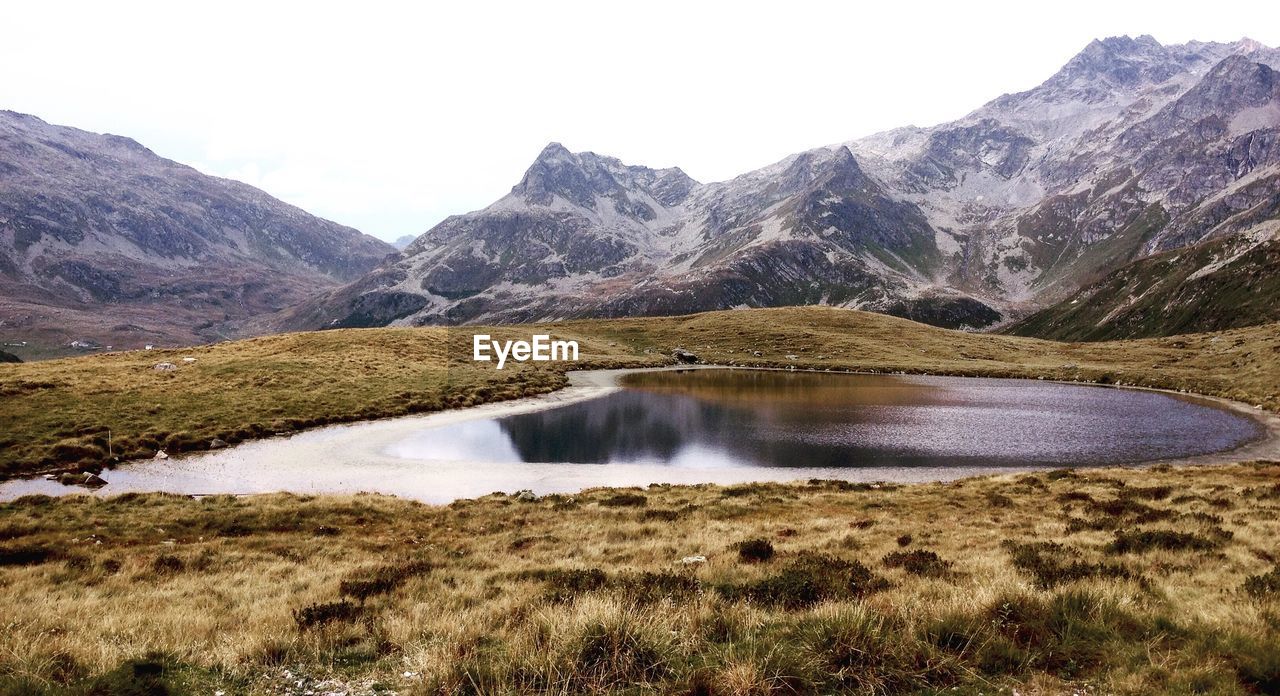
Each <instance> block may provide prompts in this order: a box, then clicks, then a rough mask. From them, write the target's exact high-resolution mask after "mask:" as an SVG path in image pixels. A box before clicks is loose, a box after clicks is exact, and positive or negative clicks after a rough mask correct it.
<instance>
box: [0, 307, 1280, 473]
mask: <svg viewBox="0 0 1280 696" xmlns="http://www.w3.org/2000/svg"><path fill="white" fill-rule="evenodd" d="M479 332H485V333H490V334H493V335H494V336H495V337H496V338H500V339H507V338H510V339H515V338H520V337H524V338H528V336H529V335H530V334H531V333H534V332H549V333H551V334H553V335H555V336H556V337H560V338H571V339H576V340H578V341H579V342H580V343H581V347H582V354H581V360H580V361H579V362H578V363H576V364H568V363H538V364H537V366H536V367H534V366H532V365H533V364H532V363H530V364H528V365H525V366H518V365H511V366H509V367H508V368H507V369H505V370H502V371H497V370H495V369H494V368H493V363H474V362H472V361H471V336H472V334H473V333H479ZM678 346H679V347H684V348H687V349H689V350H692V351H694V352H696V353H697V354H698V355H699V356H701V357H702V358H703V359H704V360H706V361H708V362H714V363H720V364H740V365H756V366H788V365H794V366H796V367H802V368H803V367H807V368H821V369H841V370H878V371H906V372H929V373H936V374H956V375H987V376H1017V377H1046V378H1053V379H1067V380H1071V379H1079V380H1098V381H1103V382H1113V383H1126V384H1142V385H1149V386H1158V387H1167V388H1174V389H1186V390H1189V391H1195V392H1200V393H1204V394H1211V395H1218V396H1225V397H1229V398H1233V399H1239V400H1243V401H1247V402H1249V403H1254V404H1261V405H1263V406H1264V407H1266V408H1270V409H1273V410H1274V409H1278V408H1280V324H1269V325H1266V326H1259V327H1251V328H1247V329H1238V330H1232V331H1227V332H1223V333H1220V334H1215V335H1193V336H1181V337H1177V338H1169V339H1154V340H1144V341H1131V342H1117V343H1090V344H1064V343H1055V342H1050V341H1041V340H1035V339H1029V338H1019V337H1013V336H992V335H983V334H969V333H962V332H955V331H947V330H944V329H938V328H934V327H930V326H925V325H922V324H917V323H914V322H910V321H907V320H904V319H897V318H894V317H888V316H884V315H879V314H870V313H864V312H857V311H850V310H839V309H830V308H786V309H760V310H742V311H726V312H712V313H707V314H697V315H691V316H686V317H670V318H646V319H620V320H597V321H574V322H565V323H558V324H552V325H545V326H504V327H498V328H484V327H466V328H465V329H459V328H448V329H446V328H425V329H398V328H390V329H349V330H339V331H325V332H316V333H300V334H286V335H279V336H269V337H263V338H255V339H249V340H243V341H236V342H230V343H222V344H216V345H209V346H202V347H196V348H187V349H178V350H164V351H134V352H128V353H115V354H106V355H94V356H89V357H83V358H76V359H68V360H55V361H48V362H38V363H24V364H3V365H0V475H8V476H12V475H17V474H23V473H33V472H40V471H53V470H60V469H68V468H93V467H97V466H100V465H102V464H103V463H105V462H107V461H108V460H109V459H110V457H111V456H115V457H119V458H131V457H146V456H151V455H152V454H154V453H155V451H156V450H157V449H158V448H161V447H163V448H166V449H167V450H168V451H169V452H170V453H173V452H181V451H189V450H196V449H203V448H207V447H208V446H209V444H210V442H211V441H212V440H213V439H214V438H219V439H222V440H224V441H226V442H228V443H234V442H237V441H240V440H244V439H247V438H253V437H261V436H265V435H269V434H271V433H276V432H287V431H292V430H297V429H302V428H307V427H312V426H316V425H322V424H326V423H336V422H344V421H351V420H358V419H365V418H375V417H382V416H393V415H402V414H407V413H418V412H425V411H432V410H438V409H442V408H449V407H456V406H465V405H470V404H476V403H481V402H486V401H496V400H502V399H510V398H517V397H521V396H529V395H533V394H539V393H545V392H547V391H550V390H553V389H556V388H559V387H560V386H562V385H563V384H564V383H565V377H564V374H563V372H564V371H565V370H566V369H570V368H586V367H601V368H602V367H621V366H645V365H659V364H664V363H667V362H670V361H671V359H670V358H669V357H668V356H669V354H670V351H671V350H672V349H673V348H675V347H678ZM757 352H759V353H760V355H758V356H757V355H755V353H757ZM788 356H795V357H794V358H790V357H788ZM188 358H190V359H192V360H191V361H187V359H188ZM162 362H167V363H170V364H172V365H173V366H174V369H172V370H168V371H158V370H156V369H155V366H156V365H157V364H158V363H162ZM108 433H109V435H108ZM108 438H109V439H108Z"/></svg>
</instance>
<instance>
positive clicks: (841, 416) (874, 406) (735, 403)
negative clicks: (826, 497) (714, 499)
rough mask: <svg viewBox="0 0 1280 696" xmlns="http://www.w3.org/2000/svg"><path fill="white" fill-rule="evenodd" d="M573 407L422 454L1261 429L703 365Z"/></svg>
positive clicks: (944, 387)
mask: <svg viewBox="0 0 1280 696" xmlns="http://www.w3.org/2000/svg"><path fill="white" fill-rule="evenodd" d="M625 384H626V386H627V387H629V388H628V389H624V390H621V391H618V392H615V393H613V394H611V395H608V396H605V397H602V398H599V399H594V400H591V401H584V402H579V403H576V404H572V405H569V406H564V407H561V408H556V409H551V410H545V411H537V412H532V413H523V414H518V415H512V416H507V417H503V418H497V419H489V420H479V421H470V422H464V423H457V424H454V425H448V426H444V427H440V428H433V429H430V430H424V431H422V432H421V433H420V434H418V435H416V436H414V437H411V438H409V439H407V440H405V441H403V442H401V443H398V444H397V445H396V446H395V447H393V448H392V453H393V454H394V455H396V456H400V457H406V458H411V459H436V460H453V461H457V460H478V461H487V462H544V463H549V462H564V463H579V464H606V463H647V464H655V463H656V464H665V465H669V466H677V467H700V468H719V467H725V466H769V467H805V468H813V467H820V468H827V467H833V468H844V467H872V466H875V467H883V466H966V465H974V464H982V465H988V466H1009V465H1018V464H1024V465H1025V464H1041V465H1058V464H1061V465H1075V466H1078V465H1100V464H1118V463H1127V462H1137V461H1145V460H1152V459H1163V458H1172V457H1185V456H1193V455H1197V454H1204V453H1209V452H1217V451H1221V450H1225V449H1230V448H1232V447H1235V446H1238V445H1240V444H1242V443H1244V442H1246V441H1248V440H1250V439H1253V438H1255V437H1257V436H1259V435H1260V434H1261V427H1260V426H1259V425H1258V424H1257V423H1255V422H1254V421H1252V420H1250V419H1248V418H1244V417H1241V416H1237V415H1235V414H1232V413H1229V412H1227V411H1224V410H1221V409H1218V408H1214V407H1210V406H1206V405H1204V404H1201V403H1198V402H1196V401H1194V400H1192V399H1183V398H1177V397H1173V396H1170V395H1166V394H1159V393H1154V392H1141V391H1130V390H1120V389H1105V388H1098V387H1082V386H1075V385H1064V384H1056V383H1044V382H1028V381H1023V380H998V379H963V378H948V377H904V376H889V375H832V374H814V373H794V372H780V371H754V370H690V371H678V372H649V373H640V374H637V375H632V376H631V377H630V378H629V379H628V380H627V381H626V382H625Z"/></svg>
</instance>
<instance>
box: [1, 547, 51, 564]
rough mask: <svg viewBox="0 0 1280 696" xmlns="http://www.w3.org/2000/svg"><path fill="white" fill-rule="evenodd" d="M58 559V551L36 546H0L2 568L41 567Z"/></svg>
mask: <svg viewBox="0 0 1280 696" xmlns="http://www.w3.org/2000/svg"><path fill="white" fill-rule="evenodd" d="M57 557H58V551H57V549H53V548H50V547H48V546H40V545H35V544H24V545H20V546H0V567H4V566H25V565H40V564H41V563H45V562H47V561H51V560H54V559H56V558H57Z"/></svg>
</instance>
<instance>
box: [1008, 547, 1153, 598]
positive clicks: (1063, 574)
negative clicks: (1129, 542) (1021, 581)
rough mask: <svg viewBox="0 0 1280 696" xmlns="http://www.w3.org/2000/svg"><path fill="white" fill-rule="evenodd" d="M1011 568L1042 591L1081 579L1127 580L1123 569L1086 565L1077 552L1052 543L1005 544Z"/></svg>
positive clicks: (1102, 564) (1119, 567) (1106, 564)
mask: <svg viewBox="0 0 1280 696" xmlns="http://www.w3.org/2000/svg"><path fill="white" fill-rule="evenodd" d="M1003 545H1004V547H1005V550H1006V551H1008V552H1009V555H1010V556H1011V560H1012V562H1013V566H1014V567H1015V568H1017V569H1018V570H1021V571H1023V572H1024V573H1027V574H1028V575H1030V576H1031V577H1032V578H1034V579H1035V581H1036V585H1037V586H1039V587H1040V588H1042V589H1046V590H1047V589H1051V588H1053V587H1056V586H1058V585H1061V584H1063V583H1067V582H1072V581H1074V580H1081V579H1084V578H1130V577H1133V575H1132V574H1131V573H1130V572H1129V570H1128V569H1127V568H1125V567H1124V566H1121V565H1115V564H1110V563H1089V562H1087V561H1084V560H1082V559H1081V557H1080V556H1081V554H1080V551H1079V550H1078V549H1075V548H1073V547H1070V546H1065V545H1063V544H1059V543H1057V542H1052V541H1040V542H1032V543H1019V542H1015V541H1012V540H1005V542H1004V544H1003Z"/></svg>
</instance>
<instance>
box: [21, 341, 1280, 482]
mask: <svg viewBox="0 0 1280 696" xmlns="http://www.w3.org/2000/svg"><path fill="white" fill-rule="evenodd" d="M690 369H693V370H726V369H734V370H763V371H780V372H806V373H829V374H848V375H886V374H890V375H896V374H899V373H885V372H874V371H851V370H813V369H800V368H795V369H790V368H770V367H764V368H760V367H740V366H736V365H713V364H694V365H670V366H663V367H647V368H623V369H609V370H578V371H570V372H568V373H567V375H566V376H567V385H566V386H565V387H563V388H561V389H558V390H556V391H553V392H550V393H548V394H543V395H538V396H533V397H526V398H521V399H515V400H509V401H502V402H494V403H486V404H481V405H477V406H472V407H466V408H455V409H447V410H444V411H438V412H433V413H428V414H421V415H410V416H400V417H393V418H382V419H373V420H368V421H359V422H354V423H344V424H338V425H330V426H323V427H320V428H314V429H310V430H306V431H302V432H298V433H294V434H290V435H288V436H283V437H272V438H261V439H256V440H250V441H246V442H243V443H240V444H237V445H235V446H234V447H230V448H227V449H223V450H217V451H213V452H200V453H192V454H190V455H185V456H175V457H173V458H172V459H171V460H169V461H168V462H166V466H171V467H173V468H174V470H175V472H176V474H175V476H174V477H173V478H172V479H170V480H169V481H168V483H170V484H172V485H170V486H166V480H165V479H158V478H153V479H146V478H144V479H143V481H142V482H141V483H137V484H134V485H133V486H131V487H128V488H126V489H121V488H120V486H119V485H117V486H112V485H110V482H111V481H112V479H117V480H118V479H119V478H121V474H124V475H125V477H126V478H127V477H128V476H130V475H131V474H132V473H133V472H135V471H137V469H138V468H140V467H141V466H145V465H147V464H148V463H150V461H151V460H146V459H143V460H133V461H130V462H128V463H125V464H122V465H121V466H119V467H117V468H116V469H113V470H110V471H107V472H103V473H104V478H106V479H107V480H108V482H109V485H107V486H106V487H103V488H100V489H97V490H88V489H84V488H80V487H69V486H63V485H62V484H58V483H56V482H53V481H44V480H39V479H17V480H16V481H21V482H25V484H24V483H15V481H9V482H4V483H0V500H12V499H14V498H16V497H19V496H20V495H26V494H33V493H39V494H46V495H71V494H77V493H86V492H87V493H93V494H95V495H100V496H110V495H116V494H121V493H125V492H142V491H143V490H167V491H170V492H176V493H183V494H192V495H202V494H215V493H229V494H235V495H252V494H262V493H274V492H279V491H280V490H281V489H276V488H258V487H254V486H252V485H246V486H244V487H243V488H242V489H241V488H240V487H238V486H236V485H234V483H233V482H234V481H235V477H234V475H232V474H231V472H230V467H228V469H229V470H228V472H227V474H226V475H224V476H223V477H222V479H221V480H222V482H223V483H224V484H225V487H224V488H222V489H220V490H216V491H213V490H210V491H207V492H201V491H200V490H199V484H198V483H197V482H198V481H199V479H200V478H201V476H202V475H203V476H205V477H206V478H207V477H209V476H214V477H215V478H216V474H214V473H210V472H208V471H205V470H204V469H203V468H204V467H207V468H208V469H210V470H212V469H214V468H215V467H216V466H218V463H219V462H223V463H225V462H228V461H231V462H237V464H238V465H239V466H241V467H243V466H244V462H245V460H249V459H254V458H255V457H262V460H263V463H262V464H260V465H256V466H255V468H258V467H259V466H260V467H262V468H270V467H273V463H272V461H271V460H270V457H269V456H265V455H264V454H263V452H269V450H270V448H273V447H278V446H279V445H280V444H281V441H282V440H285V441H296V446H302V447H309V448H311V450H310V451H312V452H313V454H314V457H324V456H326V454H327V453H328V452H331V451H334V450H337V451H343V450H344V449H345V450H353V449H357V448H359V449H360V450H361V452H359V453H358V454H359V455H360V457H362V458H361V459H360V464H363V465H367V466H369V467H371V470H370V474H371V475H373V474H376V473H377V467H378V466H384V467H392V468H391V469H389V471H393V472H394V473H397V474H404V475H414V476H421V475H422V472H409V473H406V472H404V471H403V470H404V469H405V467H407V466H408V464H407V463H406V462H404V461H401V460H397V459H396V458H394V457H387V456H385V452H384V450H385V449H386V448H387V447H389V445H390V443H392V442H394V441H395V440H397V438H403V437H406V436H407V435H408V434H410V433H412V432H418V431H421V430H422V429H424V428H435V427H440V426H445V425H451V424H456V423H463V422H467V421H473V420H478V419H494V418H501V417H504V416H510V415H517V414H524V413H533V412H538V411H544V410H548V409H554V408H559V407H562V406H568V405H570V404H574V403H578V402H581V401H586V400H591V399H596V398H600V397H603V396H606V395H608V394H610V393H613V392H615V391H617V390H619V389H622V388H623V386H622V385H621V381H622V380H623V379H624V378H625V377H626V376H628V375H632V374H638V373H645V372H664V371H679V370H690ZM903 376H929V375H922V374H911V375H903ZM960 379H963V378H960ZM980 379H981V378H980ZM1023 381H1035V382H1049V383H1054V384H1062V385H1067V386H1108V387H1117V388H1121V389H1131V390H1139V391H1150V392H1156V393H1163V394H1167V395H1170V396H1175V397H1178V398H1181V399H1192V400H1194V401H1196V402H1200V403H1203V404H1205V405H1210V406H1213V407H1216V408H1220V409H1222V410H1225V411H1228V412H1231V413H1234V414H1237V415H1242V416H1247V417H1248V418H1249V419H1250V420H1252V421H1253V422H1255V423H1257V424H1259V426H1260V429H1261V434H1260V436H1259V437H1258V438H1256V439H1253V440H1250V441H1248V442H1245V443H1244V444H1242V445H1240V446H1238V447H1235V448H1233V449H1229V450H1224V451H1221V452H1216V453H1209V454H1201V455H1195V456H1190V457H1180V458H1172V459H1154V460H1146V461H1141V462H1134V463H1124V464H1110V466H1125V467H1150V466H1156V465H1170V466H1189V465H1196V466H1199V465H1215V464H1227V463H1234V462H1240V461H1248V460H1266V459H1280V416H1276V415H1275V414H1272V413H1269V412H1266V411H1260V410H1259V409H1254V408H1251V407H1249V406H1248V405H1247V404H1243V403H1240V402H1234V401H1231V400H1229V399H1222V398H1219V397H1211V396H1204V395H1199V394H1186V393H1180V392H1175V391H1171V390H1163V389H1152V388H1146V387H1129V386H1118V385H1106V384H1091V383H1087V382H1084V383H1082V382H1072V381H1063V380H1023ZM357 438H358V439H359V442H357V441H356V439H357ZM348 456H349V455H348ZM432 463H433V464H436V465H438V466H436V467H435V468H434V469H433V470H432V471H431V472H429V473H430V474H439V475H441V476H446V477H448V476H454V477H458V476H473V477H478V479H479V480H478V481H477V482H476V483H475V484H474V485H472V486H471V487H470V488H468V489H467V490H468V494H467V495H457V496H453V497H451V498H432V497H426V498H424V497H420V496H414V495H410V494H403V493H395V492H389V494H392V495H404V497H407V498H410V499H418V500H421V501H422V502H428V503H444V502H450V501H451V500H457V499H465V498H468V497H473V496H474V495H484V494H486V493H488V492H492V491H493V490H509V489H511V486H510V485H503V479H502V475H501V472H502V471H510V468H507V469H503V468H502V467H491V468H490V469H491V470H490V471H488V472H487V473H488V475H487V476H481V475H480V472H479V471H478V470H477V468H476V467H475V466H470V465H471V464H473V463H469V462H465V461H463V462H455V463H449V464H446V463H440V462H432ZM421 464H422V462H417V465H419V466H420V465H421ZM274 466H280V465H278V464H277V465H274ZM353 466H355V465H353ZM469 466H470V469H468V467H469ZM539 466H548V467H549V466H561V467H563V466H565V465H537V464H524V465H522V467H523V469H522V471H521V472H520V473H522V474H523V475H525V476H528V470H529V468H530V467H535V468H536V467H539ZM573 466H577V465H573ZM583 466H592V465H583ZM610 466H612V467H617V468H618V470H619V471H618V480H617V483H615V484H609V485H614V486H619V487H629V486H633V485H643V484H644V483H649V482H652V481H655V480H660V481H663V482H667V483H673V484H685V485H692V484H697V483H719V484H722V485H731V484H737V483H750V482H757V481H771V482H784V481H790V480H797V479H803V478H809V477H815V476H821V477H828V476H831V477H838V478H842V479H845V480H850V481H859V482H870V481H880V480H884V481H890V482H894V483H904V484H906V483H924V482H932V481H950V480H957V479H962V478H970V477H973V476H985V475H994V474H1000V473H1013V472H1015V471H1042V470H1046V469H1053V468H1062V466H1061V465H1037V464H1034V463H1029V464H1027V465H1025V466H1018V467H1011V466H1007V465H1005V466H985V467H982V466H955V467H864V468H845V469H836V470H831V469H820V470H819V469H818V468H803V469H802V468H795V469H785V470H781V471H779V470H776V469H773V468H765V467H759V468H755V469H747V470H742V471H734V472H727V473H726V472H725V471H724V470H698V469H693V470H686V469H676V468H671V467H661V466H651V465H641V464H611V465H610ZM360 468H361V467H358V466H356V467H355V468H353V469H352V471H353V472H359V471H360ZM1081 468H1087V467H1081ZM241 471H243V468H242V469H241ZM184 472H189V475H186V476H184ZM589 472H592V470H590V469H586V470H582V471H581V472H579V473H578V474H576V475H574V474H568V475H566V474H565V472H563V471H557V472H553V471H550V470H549V469H548V470H547V471H546V472H545V474H543V473H541V472H539V477H540V478H538V479H537V480H540V481H542V480H545V481H546V484H545V486H543V487H542V488H539V487H538V486H536V485H534V486H533V489H534V490H535V492H536V493H538V494H546V493H572V492H575V491H576V490H582V489H585V488H596V487H600V486H599V485H598V484H594V485H593V484H591V483H589V482H587V481H585V480H584V479H583V474H587V473H589ZM597 472H598V470H597ZM712 475H715V476H718V478H715V479H714V480H711V481H707V480H703V479H706V478H708V477H710V476H712ZM373 477H374V478H377V476H376V475H375V476H373ZM418 480H419V482H421V479H418ZM481 482H483V483H481ZM121 485H123V484H121ZM318 485H321V486H322V485H326V484H324V483H322V484H318ZM327 485H329V486H334V487H336V489H334V490H327V489H316V490H295V489H294V488H292V487H291V488H287V489H284V490H290V491H292V492H296V493H302V494H318V495H343V494H350V493H357V492H361V491H366V490H370V491H374V492H381V493H388V491H387V490H385V489H382V488H379V486H378V485H376V484H369V483H368V482H367V481H360V480H355V481H346V480H335V479H333V478H332V477H331V478H330V479H329V480H328V481H327ZM138 486H144V487H143V488H139V487H138ZM146 486H155V487H153V488H152V487H146ZM574 486H577V487H576V488H574Z"/></svg>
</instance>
